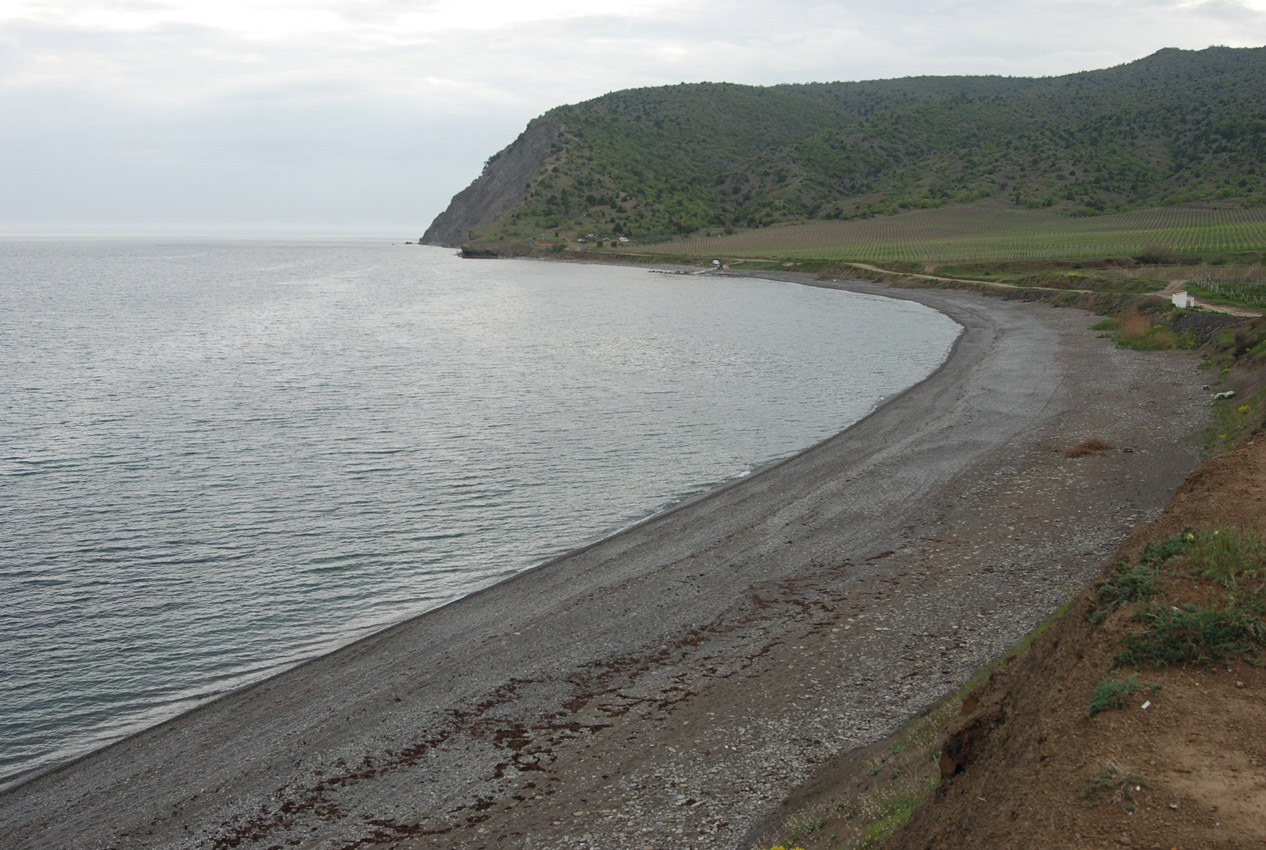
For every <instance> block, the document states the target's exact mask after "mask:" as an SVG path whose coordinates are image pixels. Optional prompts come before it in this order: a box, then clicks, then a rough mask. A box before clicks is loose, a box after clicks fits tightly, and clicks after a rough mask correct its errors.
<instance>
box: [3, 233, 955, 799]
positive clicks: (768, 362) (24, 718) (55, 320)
mask: <svg viewBox="0 0 1266 850" xmlns="http://www.w3.org/2000/svg"><path fill="white" fill-rule="evenodd" d="M957 331H958V328H957V326H955V325H954V324H953V323H952V322H950V321H949V320H948V319H946V318H945V317H943V316H941V315H939V314H937V313H934V312H932V311H930V310H927V309H925V308H922V307H920V306H917V305H914V304H910V303H904V302H899V301H893V300H887V299H881V298H871V297H863V296H856V295H850V294H845V293H840V292H832V291H826V290H821V289H814V288H809V287H801V286H795V285H791V284H780V283H772V282H765V281H750V280H735V279H725V278H711V277H682V276H665V275H656V274H651V273H648V272H646V271H643V270H638V269H624V268H611V267H602V266H572V265H559V264H549V263H536V262H526V261H525V262H485V261H462V260H459V259H458V258H456V257H455V256H453V254H452V252H449V251H445V250H440V249H432V248H421V247H416V246H404V245H396V246H393V245H384V244H372V243H368V242H348V243H341V244H328V243H318V242H291V243H270V242H161V243H158V242H142V241H127V242H103V241H77V242H70V241H66V242H62V241H37V242H14V241H10V242H0V355H2V359H0V364H2V365H0V783H3V782H4V781H5V780H6V779H7V780H8V781H9V782H12V781H14V780H15V778H16V777H18V776H19V775H21V774H23V773H25V772H27V771H30V770H32V769H34V768H38V767H40V766H43V765H47V764H50V763H53V762H56V761H59V760H63V759H66V758H69V757H72V756H74V755H77V754H80V753H82V752H86V751H88V750H90V749H93V748H96V747H99V746H101V745H103V744H104V743H107V742H109V741H111V740H114V739H116V738H118V737H121V736H123V735H125V734H128V733H130V732H134V731H136V730H138V729H140V728H143V727H145V726H147V725H151V724H153V723H155V722H158V721H160V720H162V719H165V718H167V717H169V716H171V715H173V714H175V713H177V712H179V711H181V710H184V709H186V708H188V707H190V706H192V705H194V704H196V702H197V701H199V700H201V699H205V698H206V697H208V696H211V695H214V694H216V693H219V692H222V691H223V690H225V689H228V688H233V687H236V686H239V685H241V684H243V683H246V682H249V681H252V680H256V679H259V678H261V677H263V676H266V675H268V674H270V673H273V672H276V671H277V670H279V669H281V668H283V667H285V666H287V665H291V664H293V663H295V662H296V661H299V660H301V659H304V658H307V657H311V656H313V655H315V654H318V653H321V652H325V651H328V650H330V649H332V648H334V647H336V646H338V645H340V644H344V643H346V642H348V641H350V640H353V639H355V638H356V637H359V636H362V635H364V634H366V633H367V632H369V631H371V630H373V629H376V628H380V627H382V626H383V625H385V624H388V623H391V622H394V621H398V620H400V619H402V618H404V617H407V616H410V615H412V614H416V613H419V612H421V611H424V610H426V609H428V608H432V607H434V606H436V605H439V604H443V603H444V602H445V601H448V600H451V599H453V598H454V597H456V596H459V595H462V594H466V593H469V592H470V591H472V590H473V589H476V588H478V587H480V586H482V585H486V584H488V583H490V582H493V581H496V580H498V579H500V578H503V577H505V576H507V575H509V574H511V573H513V572H515V571H518V570H522V569H525V568H528V567H530V566H532V565H533V564H535V563H539V562H540V561H541V560H543V559H546V558H548V557H550V556H553V555H556V554H558V553H560V552H562V551H565V550H566V549H569V548H571V547H574V546H576V545H578V544H580V543H582V542H585V541H587V540H590V539H593V538H595V537H597V536H601V535H603V534H607V533H610V532H612V531H614V530H616V529H618V528H620V527H622V526H625V525H627V524H629V523H631V522H634V521H636V520H638V519H640V518H642V517H645V516H646V515H648V514H650V513H652V512H654V511H656V510H660V509H663V508H665V507H667V506H669V505H671V504H673V503H674V502H676V501H679V500H681V499H682V498H685V497H687V496H689V495H692V494H695V493H698V492H700V491H702V490H704V489H706V488H709V487H712V486H715V485H716V484H718V483H720V482H723V481H725V480H727V479H731V478H733V477H735V476H740V475H743V474H745V473H746V472H748V471H750V470H751V469H753V468H754V467H757V466H760V465H762V464H765V463H768V462H769V461H771V460H774V459H777V458H779V457H783V456H786V455H788V454H790V453H792V452H795V451H797V450H799V449H802V448H804V447H806V446H808V445H811V444H813V443H815V442H817V441H819V440H821V439H823V438H825V437H827V436H829V435H830V434H832V433H834V432H837V431H839V430H840V429H842V428H844V427H846V426H847V425H849V424H850V423H852V422H854V421H856V420H857V419H859V418H860V417H862V416H864V415H865V414H866V413H867V412H869V411H870V410H871V409H873V408H874V406H875V405H876V404H877V403H878V402H879V401H880V400H881V399H882V398H883V397H884V396H887V395H890V394H893V393H895V392H897V391H899V390H900V389H902V388H904V387H906V386H908V385H910V384H912V383H914V382H916V381H918V380H920V379H921V378H923V377H924V376H925V375H926V374H928V373H929V372H930V371H931V370H932V369H934V368H935V367H936V366H937V365H938V364H939V363H940V362H941V361H942V360H943V359H944V357H945V354H946V352H947V351H948V349H949V346H950V345H951V344H952V342H953V339H954V338H955V336H956V334H957Z"/></svg>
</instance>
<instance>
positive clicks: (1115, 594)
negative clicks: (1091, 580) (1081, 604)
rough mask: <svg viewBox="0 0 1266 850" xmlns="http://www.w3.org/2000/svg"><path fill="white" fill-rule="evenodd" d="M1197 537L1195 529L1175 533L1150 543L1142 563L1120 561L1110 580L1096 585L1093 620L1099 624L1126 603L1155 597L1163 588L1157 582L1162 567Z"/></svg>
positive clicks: (1144, 550)
mask: <svg viewBox="0 0 1266 850" xmlns="http://www.w3.org/2000/svg"><path fill="white" fill-rule="evenodd" d="M1195 539H1196V538H1195V535H1194V534H1192V533H1191V532H1183V533H1181V534H1175V535H1173V536H1171V537H1166V538H1165V539H1164V540H1159V541H1157V542H1155V543H1149V544H1148V545H1147V546H1146V547H1144V549H1143V553H1142V554H1141V555H1139V560H1138V563H1136V564H1130V563H1126V562H1124V561H1122V562H1120V563H1118V564H1117V565H1116V567H1115V568H1113V570H1112V572H1111V573H1110V574H1109V575H1108V577H1107V578H1106V579H1104V580H1103V581H1101V582H1099V583H1098V584H1097V585H1095V598H1096V600H1097V601H1098V603H1099V604H1098V606H1096V607H1094V608H1092V609H1091V610H1090V612H1089V614H1088V616H1089V618H1090V621H1091V622H1092V623H1094V624H1096V625H1098V624H1099V623H1101V622H1103V620H1104V618H1105V617H1107V616H1108V614H1110V613H1112V612H1113V611H1115V610H1116V609H1117V608H1120V607H1121V606H1122V605H1125V604H1126V603H1129V602H1146V601H1148V600H1150V599H1151V598H1152V597H1154V596H1155V595H1156V594H1157V592H1158V590H1159V586H1158V584H1157V581H1158V578H1159V575H1160V568H1161V566H1162V565H1163V564H1164V563H1165V562H1166V561H1168V560H1169V559H1170V558H1172V557H1174V556H1176V555H1180V554H1182V553H1183V552H1185V551H1186V550H1187V548H1188V547H1189V546H1190V545H1191V544H1192V543H1193V542H1194V541H1195Z"/></svg>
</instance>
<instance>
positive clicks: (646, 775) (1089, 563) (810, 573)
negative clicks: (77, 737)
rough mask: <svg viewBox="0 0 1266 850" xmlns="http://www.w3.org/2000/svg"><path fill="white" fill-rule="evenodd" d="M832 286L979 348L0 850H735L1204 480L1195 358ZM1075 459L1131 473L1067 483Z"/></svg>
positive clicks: (1013, 317) (1062, 323) (1058, 321)
mask: <svg viewBox="0 0 1266 850" xmlns="http://www.w3.org/2000/svg"><path fill="white" fill-rule="evenodd" d="M838 285H839V286H841V287H846V288H850V289H854V290H856V291H863V292H869V293H875V294H889V295H895V296H896V297H900V298H903V299H907V300H912V301H918V302H921V303H924V304H927V305H929V306H931V307H934V308H935V309H938V310H941V311H942V312H944V313H946V314H948V315H950V316H951V317H952V318H954V319H955V320H956V321H957V322H959V323H960V324H961V325H962V326H963V333H962V335H961V336H960V338H959V340H958V342H957V344H956V345H955V347H954V350H953V352H952V353H951V355H950V356H949V357H948V358H947V360H946V362H945V364H944V365H943V366H942V367H941V368H940V369H939V370H938V371H937V372H935V373H934V374H933V375H931V376H930V377H929V378H927V379H926V380H924V381H923V382H922V383H920V384H918V385H916V386H915V387H913V388H911V389H909V390H907V391H906V392H904V393H902V394H901V395H899V396H896V397H894V398H892V399H890V400H889V401H887V402H886V403H885V404H884V405H882V406H881V407H880V408H879V409H877V410H876V411H875V412H874V413H872V414H871V415H870V416H869V417H867V418H866V419H864V420H862V421H861V422H859V423H857V424H856V425H854V426H853V427H851V428H849V429H848V430H847V431H845V432H844V433H843V434H841V435H837V436H836V437H834V438H832V439H830V440H827V441H825V442H824V443H821V444H819V445H817V446H815V447H813V448H811V449H809V450H807V451H805V452H802V453H801V454H799V455H796V456H795V457H792V458H790V459H788V460H786V461H783V462H781V463H779V464H776V465H774V466H772V467H769V468H767V469H764V470H762V471H760V472H759V473H757V474H754V475H751V476H749V477H747V478H744V479H741V480H739V481H736V482H733V483H731V484H729V485H727V486H725V487H722V488H720V489H718V490H716V491H714V492H712V493H710V494H707V495H706V496H703V497H700V498H697V499H694V500H692V501H689V502H687V503H685V504H683V505H681V506H679V507H677V508H675V509H673V510H671V511H669V512H667V513H664V514H661V515H658V516H656V517H654V518H652V519H650V520H648V521H647V522H644V523H641V524H639V525H637V526H634V527H632V528H630V529H627V530H625V531H623V532H621V533H620V534H618V535H615V536H613V537H610V538H607V539H604V540H602V541H599V542H597V543H594V544H592V545H589V546H587V547H584V548H582V549H579V550H576V551H573V552H571V553H568V554H567V555H565V556H563V557H561V558H559V559H556V560H554V561H552V562H549V563H547V564H545V565H542V566H541V567H538V568H536V569H534V570H531V571H529V572H525V573H521V574H519V575H516V576H515V577H513V578H511V579H509V580H507V581H505V582H502V583H500V584H497V585H494V586H492V587H490V588H487V589H485V590H482V591H480V592H478V593H476V594H473V595H471V596H469V597H466V598H464V599H461V600H459V601H457V602H455V603H453V604H451V605H448V606H445V607H443V608H440V609H437V610H435V611H432V612H429V613H426V614H423V615H421V616H419V617H417V618H414V619H412V620H409V621H406V622H404V623H401V624H399V625H397V626H394V627H392V628H389V629H387V630H385V631H383V632H380V633H377V634H375V635H372V636H370V637H367V638H365V639H363V640H360V641H358V642H357V643H354V644H352V645H349V646H347V647H345V648H343V649H340V650H338V651H336V652H334V653H331V654H330V655H326V656H323V657H320V658H317V659H314V660H312V661H309V662H306V663H304V664H302V665H300V666H298V667H296V668H293V669H291V670H289V671H286V672H284V673H282V674H280V675H278V676H276V677H274V678H271V679H269V680H266V681H264V682H261V683H258V684H256V685H253V686H250V687H248V688H245V689H243V690H241V691H237V692H234V693H231V694H229V695H226V696H225V697H223V698H221V699H218V700H216V701H214V702H211V703H209V704H207V705H204V706H202V707H200V708H198V709H195V710H194V711H191V712H189V713H188V714H185V715H182V716H180V717H178V718H175V719H173V720H170V721H168V722H166V723H163V724H162V725H160V726H157V727H155V728H153V729H150V730H147V731H145V732H142V733H140V734H137V735H135V736H133V737H130V738H127V739H125V740H123V741H120V742H118V743H116V744H114V745H112V746H110V747H107V748H105V749H103V750H101V751H98V752H96V753H94V754H91V755H89V756H86V757H84V758H81V759H79V760H77V761H75V762H73V763H70V764H68V765H64V766H62V767H60V768H58V769H56V770H54V771H51V772H49V773H47V774H44V775H42V776H39V777H37V778H35V779H33V780H31V781H29V782H26V783H25V784H22V785H19V786H17V787H15V788H12V789H10V790H8V791H6V792H4V793H3V794H0V845H2V846H4V847H6V848H48V847H113V848H120V850H122V848H130V847H190V848H193V847H217V848H218V847H260V848H263V847H273V846H296V847H348V846H357V847H377V846H407V847H444V848H465V847H470V848H476V847H489V848H519V847H522V848H528V847H531V848H539V847H558V846H568V847H593V848H604V850H612V849H613V848H625V847H628V848H634V847H637V848H640V847H646V846H669V845H670V844H673V843H685V842H683V841H682V838H683V837H686V838H689V843H690V844H691V846H695V847H718V848H720V847H727V848H730V847H734V846H737V845H738V843H739V842H741V841H742V839H743V836H744V835H746V834H747V831H748V830H749V829H751V828H752V826H753V825H754V824H755V823H756V822H757V821H758V820H759V819H760V818H761V817H762V816H763V815H764V814H765V813H766V812H768V811H769V810H770V809H771V808H772V807H773V806H774V805H775V804H776V803H777V802H778V801H779V800H780V799H781V798H782V796H783V795H785V794H786V793H787V791H788V790H789V789H790V788H792V787H793V786H794V785H796V784H797V783H799V782H802V781H803V780H804V779H805V778H806V777H808V776H809V775H810V774H811V772H812V768H813V765H814V764H816V763H818V762H820V761H822V760H823V759H825V758H827V757H829V756H830V755H832V754H833V753H835V752H837V751H839V750H841V749H843V748H847V747H849V746H853V745H856V744H860V743H864V742H867V741H871V740H875V739H876V738H878V737H880V736H882V735H883V734H884V733H885V732H887V731H888V730H889V729H891V728H892V727H893V726H895V725H897V724H898V723H900V722H901V721H902V720H903V719H904V718H906V717H908V716H909V715H910V714H911V713H913V712H915V711H917V710H918V709H919V708H921V707H923V706H925V705H927V704H928V703H930V702H931V701H932V700H933V699H935V698H936V697H938V696H939V695H941V694H943V693H944V692H945V691H946V690H948V689H949V688H950V687H951V686H953V685H954V684H955V683H956V682H958V681H961V680H962V679H963V678H965V677H966V676H968V675H969V674H970V673H971V672H972V671H973V670H974V669H976V668H977V667H979V666H980V665H981V664H983V663H984V662H986V661H987V660H989V659H990V658H992V657H994V656H996V655H997V654H998V653H999V652H1001V651H1002V649H1004V648H1005V647H1006V646H1007V645H1009V644H1010V643H1011V642H1013V641H1014V640H1015V639H1017V638H1018V637H1019V636H1020V635H1022V634H1023V633H1024V632H1025V631H1027V630H1028V629H1029V628H1031V626H1032V625H1033V624H1034V623H1035V622H1036V621H1037V620H1039V619H1040V618H1041V617H1042V616H1044V615H1045V614H1046V613H1048V612H1049V611H1050V610H1052V609H1053V608H1055V607H1056V606H1057V605H1058V604H1059V603H1060V602H1061V601H1062V600H1063V599H1064V598H1065V597H1066V594H1067V592H1068V588H1069V587H1073V586H1078V585H1080V584H1083V583H1084V582H1086V581H1088V580H1089V579H1090V577H1091V576H1093V575H1094V574H1095V573H1096V572H1097V571H1098V569H1099V568H1100V567H1101V565H1102V563H1103V561H1104V560H1105V559H1106V557H1107V556H1108V555H1109V553H1110V552H1111V551H1112V550H1113V549H1114V548H1115V546H1116V545H1117V543H1118V542H1119V541H1120V540H1121V538H1122V537H1123V536H1124V534H1125V533H1126V532H1127V531H1128V530H1129V528H1130V527H1132V524H1133V523H1134V522H1136V521H1138V520H1139V519H1140V518H1147V517H1150V516H1152V515H1155V514H1156V513H1158V512H1159V511H1160V509H1161V507H1162V506H1163V505H1164V503H1165V501H1166V500H1167V498H1168V496H1169V494H1170V493H1171V492H1172V491H1173V489H1174V488H1175V487H1176V486H1177V485H1178V483H1180V482H1181V480H1182V479H1183V477H1184V476H1185V475H1186V474H1187V473H1188V472H1190V471H1191V470H1192V469H1194V468H1195V466H1196V465H1197V462H1198V451H1197V449H1196V447H1195V445H1194V444H1193V443H1192V442H1191V441H1189V440H1185V439H1182V438H1183V437H1184V435H1186V434H1188V433H1189V432H1190V431H1191V430H1192V429H1193V428H1194V427H1195V425H1196V424H1198V422H1199V421H1200V420H1201V417H1202V415H1203V414H1202V411H1203V410H1204V408H1205V404H1206V400H1205V399H1204V397H1203V396H1204V394H1203V393H1202V392H1201V391H1200V389H1199V386H1200V384H1201V383H1203V379H1202V377H1201V376H1200V375H1199V373H1197V372H1196V370H1195V363H1194V361H1193V360H1192V359H1191V358H1190V357H1189V356H1186V355H1178V354H1160V353H1139V352H1128V351H1117V350H1115V349H1113V348H1112V347H1111V345H1110V343H1109V342H1108V341H1106V340H1103V339H1100V338H1099V337H1098V335H1096V334H1095V333H1094V332H1092V331H1090V330H1089V329H1088V327H1089V324H1090V323H1091V321H1092V317H1090V316H1088V315H1087V314H1085V313H1082V312H1080V311H1076V310H1060V309H1053V308H1051V307H1049V306H1047V305H1043V304H1031V303H1021V302H1018V301H1006V300H1002V299H997V298H989V297H983V296H979V295H975V294H969V293H962V292H946V291H931V290H927V291H925V290H890V289H887V288H885V287H883V286H881V285H878V284H866V283H848V284H838ZM1087 437H1098V438H1100V439H1103V440H1106V441H1107V442H1109V443H1110V444H1112V445H1114V446H1120V447H1127V446H1128V447H1129V448H1131V449H1132V451H1131V452H1128V453H1127V452H1107V453H1105V454H1104V455H1103V456H1101V457H1097V458H1091V459H1083V461H1086V462H1082V461H1071V460H1068V459H1065V458H1064V457H1063V455H1062V453H1061V451H1060V450H1061V449H1062V448H1065V447H1067V446H1071V445H1075V444H1076V443H1079V442H1081V441H1082V440H1084V439H1086V438H1087ZM616 486H618V482H617V483H616Z"/></svg>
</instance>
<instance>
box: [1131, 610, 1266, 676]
mask: <svg viewBox="0 0 1266 850" xmlns="http://www.w3.org/2000/svg"><path fill="white" fill-rule="evenodd" d="M1135 619H1136V620H1138V621H1139V622H1142V623H1143V624H1144V625H1145V626H1146V628H1145V629H1144V630H1143V631H1142V632H1139V633H1137V634H1130V635H1126V636H1125V637H1124V638H1123V639H1122V641H1121V652H1120V653H1118V654H1117V657H1116V658H1115V659H1114V664H1115V665H1116V666H1117V667H1123V666H1130V667H1147V666H1151V667H1164V666H1166V665H1169V664H1185V663H1197V664H1211V663H1213V662H1217V661H1223V660H1226V659H1228V658H1232V657H1243V658H1248V659H1256V658H1257V657H1258V656H1259V655H1260V650H1261V648H1262V647H1263V646H1266V624H1263V623H1262V621H1261V619H1260V618H1258V617H1255V616H1254V615H1252V614H1251V613H1249V612H1247V611H1244V610H1243V609H1240V608H1238V607H1229V608H1226V609H1214V608H1201V607H1198V606H1196V605H1195V604H1194V603H1187V604H1186V606H1185V607H1183V608H1167V607H1160V606H1149V607H1147V608H1144V609H1141V610H1140V611H1139V613H1138V614H1136V615H1135Z"/></svg>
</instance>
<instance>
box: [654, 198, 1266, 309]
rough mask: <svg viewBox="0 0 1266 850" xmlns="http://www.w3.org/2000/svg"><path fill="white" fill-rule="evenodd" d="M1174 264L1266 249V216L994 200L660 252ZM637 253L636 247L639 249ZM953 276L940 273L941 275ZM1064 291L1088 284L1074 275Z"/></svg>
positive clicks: (1228, 210)
mask: <svg viewBox="0 0 1266 850" xmlns="http://www.w3.org/2000/svg"><path fill="white" fill-rule="evenodd" d="M1158 243H1160V244H1163V245H1165V246H1166V250H1165V251H1156V253H1157V254H1158V255H1159V254H1172V255H1173V259H1182V258H1184V257H1191V258H1193V262H1198V259H1199V257H1201V256H1203V255H1225V254H1228V253H1229V254H1237V253H1250V252H1260V251H1262V250H1263V249H1266V207H1254V208H1249V209H1245V208H1235V207H1225V206H1223V207H1215V206H1194V205H1188V206H1181V207H1166V208H1158V209H1144V210H1136V211H1133V212H1128V213H1119V214H1115V215H1105V216H1100V217H1096V218H1083V217H1073V216H1068V215H1063V214H1061V213H1060V212H1059V211H1058V210H1054V209H1037V210H1033V209H1025V208H1022V207H1016V206H1014V205H1011V204H1009V203H1007V202H1005V201H999V200H992V201H987V202H977V203H974V204H966V205H963V204H958V205H953V206H946V207H942V208H939V209H935V210H920V211H917V212H909V213H903V214H900V215H893V216H887V217H884V218H875V219H869V220H862V221H817V222H811V223H808V224H801V225H790V226H782V227H772V228H768V229H764V230H755V231H750V232H746V233H741V234H736V235H733V236H713V237H707V236H696V237H693V238H690V239H684V240H680V241H677V242H672V243H669V244H664V245H656V246H655V247H654V250H655V251H656V252H658V253H661V254H674V253H675V254H678V255H681V256H691V257H707V256H716V257H783V258H788V259H804V258H821V259H834V260H844V261H853V262H870V263H882V264H893V263H937V264H944V263H1019V262H1038V261H1047V260H1069V261H1077V260H1083V261H1086V260H1090V261H1099V262H1101V263H1102V262H1104V260H1105V258H1121V262H1120V266H1121V267H1123V268H1130V267H1133V266H1135V265H1136V264H1137V263H1138V262H1140V261H1141V260H1142V259H1143V258H1147V257H1149V255H1150V254H1152V252H1154V251H1155V250H1156V249H1155V246H1156V245H1157V244H1158ZM634 250H636V248H634ZM943 271H944V270H943V269H937V273H938V274H940V273H942V272H943ZM1069 272H1070V273H1071V274H1069V273H1066V274H1065V280H1064V281H1063V282H1062V286H1063V288H1078V287H1079V286H1084V285H1085V284H1084V282H1083V281H1082V280H1081V279H1079V277H1078V276H1077V272H1078V270H1076V269H1070V270H1069Z"/></svg>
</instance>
